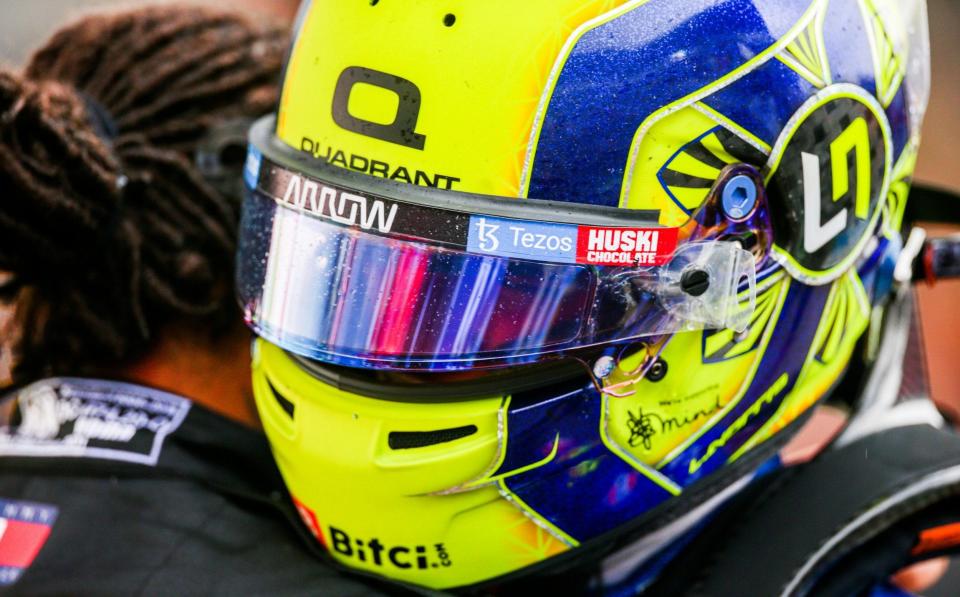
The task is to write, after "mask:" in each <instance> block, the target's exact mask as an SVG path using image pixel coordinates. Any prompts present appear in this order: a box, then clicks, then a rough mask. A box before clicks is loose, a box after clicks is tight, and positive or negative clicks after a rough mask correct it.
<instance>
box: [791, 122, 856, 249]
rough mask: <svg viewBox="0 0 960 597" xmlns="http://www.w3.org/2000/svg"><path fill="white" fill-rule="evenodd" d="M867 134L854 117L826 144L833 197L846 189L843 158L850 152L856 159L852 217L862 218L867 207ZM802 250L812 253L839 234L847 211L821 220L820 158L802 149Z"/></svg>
mask: <svg viewBox="0 0 960 597" xmlns="http://www.w3.org/2000/svg"><path fill="white" fill-rule="evenodd" d="M869 135H870V133H869V131H868V130H867V121H866V120H864V119H863V118H857V119H856V120H854V121H853V124H851V125H850V126H849V127H847V130H845V131H843V133H841V135H840V136H839V137H837V139H836V141H834V142H833V143H831V144H830V162H831V164H832V165H833V200H834V201H838V200H840V199H842V198H843V197H845V196H846V195H847V193H848V192H849V190H850V175H849V170H848V168H847V161H848V156H849V155H850V152H853V153H854V155H855V157H856V159H855V162H856V172H857V175H856V185H857V195H856V211H855V212H854V213H855V215H856V217H857V218H859V219H861V220H865V219H866V218H867V216H868V215H869V210H870V136H869ZM801 157H802V158H803V212H804V213H803V215H804V221H803V250H804V251H806V252H807V253H816V252H817V251H819V250H820V249H822V248H823V247H824V246H825V245H826V244H827V243H829V242H830V241H832V240H833V239H834V238H836V237H837V236H839V234H840V233H841V232H843V231H844V230H845V229H846V227H847V217H848V216H847V214H848V210H847V209H846V208H844V209H843V210H841V211H840V213H838V214H836V215H835V216H833V217H832V218H831V219H830V220H829V221H828V222H826V223H821V222H822V219H821V218H822V214H821V209H820V203H821V200H822V198H823V195H822V194H821V190H820V158H818V157H817V156H815V155H813V154H810V153H807V152H803V153H802V154H801Z"/></svg>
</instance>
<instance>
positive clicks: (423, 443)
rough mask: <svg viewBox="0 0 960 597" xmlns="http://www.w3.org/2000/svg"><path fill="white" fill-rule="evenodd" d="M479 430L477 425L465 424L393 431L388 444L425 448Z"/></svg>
mask: <svg viewBox="0 0 960 597" xmlns="http://www.w3.org/2000/svg"><path fill="white" fill-rule="evenodd" d="M476 432H477V426H476V425H465V426H463V427H454V428H452V429H438V430H436V431H391V432H390V435H389V436H387V445H389V446H390V449H392V450H410V449H412V448H425V447H427V446H433V445H435V444H445V443H447V442H452V441H456V440H458V439H462V438H464V437H469V436H471V435H473V434H474V433H476Z"/></svg>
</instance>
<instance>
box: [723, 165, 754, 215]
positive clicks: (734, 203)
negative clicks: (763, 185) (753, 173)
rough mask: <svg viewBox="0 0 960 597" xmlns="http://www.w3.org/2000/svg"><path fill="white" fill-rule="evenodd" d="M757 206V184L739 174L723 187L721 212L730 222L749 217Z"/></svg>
mask: <svg viewBox="0 0 960 597" xmlns="http://www.w3.org/2000/svg"><path fill="white" fill-rule="evenodd" d="M756 204H757V183H756V182H754V181H753V179H752V178H750V177H749V176H746V175H744V174H741V175H739V176H734V177H733V178H731V179H730V180H728V181H727V184H726V185H724V187H723V212H724V213H725V214H726V215H727V217H728V218H730V219H732V220H742V219H744V218H746V217H747V216H748V215H750V212H752V211H753V208H754V206H756Z"/></svg>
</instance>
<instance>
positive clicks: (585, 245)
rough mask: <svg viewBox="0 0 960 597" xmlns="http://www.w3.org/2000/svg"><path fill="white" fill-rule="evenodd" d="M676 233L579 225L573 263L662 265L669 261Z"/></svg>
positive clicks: (665, 229) (671, 229) (674, 245)
mask: <svg viewBox="0 0 960 597" xmlns="http://www.w3.org/2000/svg"><path fill="white" fill-rule="evenodd" d="M677 233H678V230H677V229H676V228H596V227H593V226H581V227H580V232H579V238H578V239H577V262H578V263H586V264H589V265H620V266H631V265H639V266H651V265H663V264H665V263H667V262H668V261H670V257H671V256H672V255H673V253H674V251H675V250H676V248H677Z"/></svg>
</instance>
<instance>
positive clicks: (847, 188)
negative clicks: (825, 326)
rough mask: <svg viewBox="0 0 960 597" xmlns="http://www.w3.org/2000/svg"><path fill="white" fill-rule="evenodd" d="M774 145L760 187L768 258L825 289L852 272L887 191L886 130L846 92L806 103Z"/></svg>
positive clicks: (857, 91)
mask: <svg viewBox="0 0 960 597" xmlns="http://www.w3.org/2000/svg"><path fill="white" fill-rule="evenodd" d="M793 122H796V123H797V124H796V125H795V126H794V127H792V128H791V129H788V130H787V131H786V132H785V133H784V134H785V135H787V137H785V138H782V139H781V140H780V141H778V143H777V145H776V148H775V149H774V154H773V156H771V162H770V163H771V164H772V173H771V174H770V177H769V182H768V183H767V190H768V193H769V195H770V199H771V203H773V204H775V206H776V207H775V209H774V210H772V211H773V213H774V216H775V217H774V219H773V232H774V239H775V243H776V244H775V246H774V258H775V259H776V260H777V261H779V262H780V263H781V264H782V265H783V266H784V268H785V269H786V270H787V271H788V272H790V274H791V275H793V276H794V277H795V278H798V279H800V280H802V281H804V282H806V283H808V284H814V285H819V284H827V283H829V282H832V281H833V280H836V279H837V278H838V277H840V276H841V275H842V274H843V272H844V271H846V270H847V269H849V268H850V267H852V266H853V263H854V261H855V260H856V258H857V257H858V256H859V255H860V253H861V252H862V251H863V249H864V247H865V246H866V244H867V240H868V238H869V236H870V234H872V233H873V231H874V229H875V224H876V222H877V219H878V218H879V216H880V205H881V201H880V199H881V196H882V194H883V193H884V192H885V190H886V188H887V185H888V183H889V173H890V160H891V155H890V154H891V150H890V138H891V135H890V124H889V122H888V120H887V116H886V113H885V112H884V110H883V108H882V107H881V106H880V104H879V102H877V100H876V99H875V98H874V97H873V96H871V95H870V94H869V93H868V92H867V91H866V90H864V89H862V88H860V87H856V86H853V85H846V84H844V85H834V86H832V87H828V88H826V89H824V90H823V91H821V92H820V93H818V94H817V95H815V96H814V97H812V98H810V101H808V102H807V103H806V104H805V105H804V106H803V107H802V108H800V110H799V112H798V113H797V115H795V116H794V118H793Z"/></svg>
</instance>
